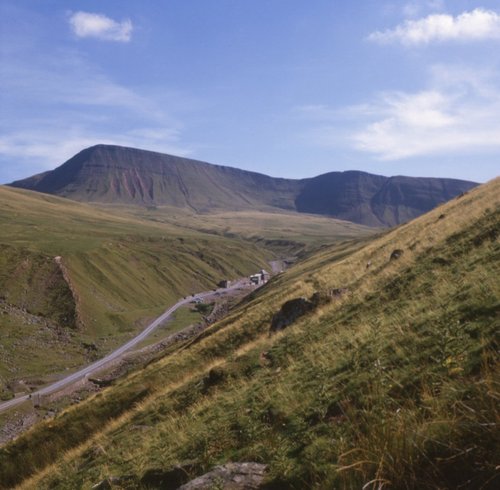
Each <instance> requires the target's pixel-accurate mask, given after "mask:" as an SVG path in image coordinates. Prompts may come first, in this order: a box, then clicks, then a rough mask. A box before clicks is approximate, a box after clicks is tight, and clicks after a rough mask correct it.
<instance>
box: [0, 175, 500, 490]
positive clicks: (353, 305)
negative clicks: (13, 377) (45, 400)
mask: <svg viewBox="0 0 500 490" xmlns="http://www.w3.org/2000/svg"><path fill="white" fill-rule="evenodd" d="M499 234H500V180H499V179H497V180H495V181H493V182H490V183H489V184H487V185H484V186H481V187H479V188H477V189H475V190H473V191H471V192H469V193H468V194H467V195H465V196H463V197H460V198H457V199H455V200H453V201H452V202H450V203H448V204H446V205H443V206H441V207H439V208H437V209H436V210H434V211H432V212H430V213H428V214H427V215H425V216H422V217H420V218H418V219H417V220H415V221H413V222H411V223H408V224H406V225H403V226H401V227H399V228H397V229H395V230H393V231H391V232H389V233H387V234H385V235H384V236H381V237H379V238H378V239H376V240H374V241H372V242H369V243H367V244H366V245H364V246H362V247H361V248H359V244H358V245H353V244H348V243H343V244H337V245H335V246H331V247H325V248H324V249H322V250H321V251H319V252H318V253H316V254H314V255H312V256H311V257H310V258H309V259H307V260H305V261H303V262H302V263H300V264H298V265H297V266H295V267H294V268H292V269H290V270H289V271H287V272H286V273H284V274H281V275H279V276H277V277H276V278H274V279H273V280H272V281H271V282H270V283H269V284H268V285H266V286H265V287H263V288H262V289H260V290H259V291H258V292H256V293H255V294H254V295H253V297H251V298H249V299H248V300H246V301H245V302H244V303H242V304H241V305H240V306H239V307H238V308H237V309H235V310H234V311H233V313H232V314H231V315H230V316H228V317H226V318H225V319H224V320H223V321H222V322H219V323H218V324H215V325H214V326H213V327H212V328H211V329H209V330H207V331H205V332H204V333H203V334H202V335H201V336H200V337H199V338H198V339H197V340H196V341H194V342H191V344H190V345H186V346H184V348H182V349H180V350H178V351H176V352H173V353H171V354H170V355H168V356H165V357H164V358H162V359H160V360H158V361H157V362H155V363H153V364H151V365H149V366H148V367H147V368H145V369H143V370H141V371H140V372H136V373H134V374H132V375H130V376H129V377H127V378H126V379H124V380H122V381H120V382H118V383H117V384H116V385H115V386H113V387H110V388H109V389H107V390H105V391H104V392H102V393H101V394H99V395H97V396H95V397H93V398H90V399H88V400H87V401H85V402H82V403H81V404H80V405H79V406H75V407H73V408H71V409H69V410H67V411H66V412H65V413H63V414H61V415H59V416H57V417H56V418H55V419H53V420H51V421H47V422H43V423H41V424H39V425H38V426H36V427H34V428H33V429H32V430H31V431H29V432H28V433H26V434H25V435H23V436H21V437H20V438H19V439H18V440H17V441H15V442H13V443H11V444H10V445H8V446H7V447H6V448H4V449H3V450H2V451H1V452H0V474H2V475H4V479H3V482H4V485H5V486H9V485H13V484H16V483H21V482H23V481H24V484H23V486H24V488H37V489H44V488H68V489H69V488H90V487H91V486H92V484H94V483H96V482H97V481H99V480H101V479H103V478H106V477H109V476H111V475H113V476H119V475H128V476H129V478H128V480H127V482H128V483H127V485H128V487H127V488H141V480H140V479H141V477H142V475H144V474H145V472H146V471H147V470H150V469H151V468H156V469H164V470H168V469H169V468H171V467H172V466H173V465H175V464H178V463H185V462H187V461H189V462H190V471H191V472H192V475H193V476H194V475H198V474H201V473H203V472H205V471H207V470H208V469H210V468H212V467H213V466H214V465H216V464H219V463H225V462H227V461H259V462H264V463H266V464H268V465H269V475H268V483H269V487H270V488H297V489H303V488H346V489H347V488H349V489H351V488H365V489H380V488H408V489H417V488H418V489H422V488H423V489H431V488H432V489H434V488H443V489H444V488H449V489H452V488H497V487H498V484H499V479H498V477H499V475H498V466H497V465H498V461H499V459H500V454H499V448H500V444H499V442H500V441H499V437H498V436H499V431H498V423H499V422H500V421H499V412H498V398H499V396H500V393H499V385H498V382H499V378H498V373H499V372H498V357H497V353H498V339H497V337H496V336H497V332H498V329H499V327H500V322H499V314H498V312H499V297H500V281H499V279H498V277H500V270H499V269H500V266H499V264H500V260H499V259H500V246H499ZM396 250H398V251H399V252H398V253H393V252H395V251H396ZM391 256H393V257H395V256H397V257H398V258H393V259H392V260H391ZM332 291H333V298H332V299H331V300H330V301H328V300H327V299H326V296H327V295H328V292H332ZM317 292H319V293H321V295H322V297H323V298H325V299H324V301H322V302H320V305H319V306H318V307H317V308H316V309H315V310H314V311H312V312H309V313H308V314H306V315H304V316H302V317H300V318H299V319H298V320H297V321H296V322H295V323H294V324H293V325H291V326H289V327H288V328H287V329H285V330H284V331H283V332H280V333H276V334H274V335H270V334H269V329H270V324H271V320H272V317H273V315H274V314H275V313H276V312H277V311H279V310H280V307H281V305H282V304H283V303H284V302H286V301H287V300H290V299H294V298H298V297H306V298H310V297H311V296H312V295H313V294H314V293H317Z"/></svg>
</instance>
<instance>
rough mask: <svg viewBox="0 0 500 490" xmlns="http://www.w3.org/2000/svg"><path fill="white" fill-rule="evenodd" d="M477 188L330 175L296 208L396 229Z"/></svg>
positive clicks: (313, 183)
mask: <svg viewBox="0 0 500 490" xmlns="http://www.w3.org/2000/svg"><path fill="white" fill-rule="evenodd" d="M475 185H476V184H474V183H472V182H467V181H463V180H456V179H436V178H421V177H402V176H397V177H383V176H381V175H372V174H368V173H365V172H357V171H349V172H330V173H327V174H323V175H319V176H318V177H315V178H313V179H310V180H308V181H307V183H306V185H305V186H304V189H303V190H302V192H301V193H300V194H299V196H298V197H297V199H296V201H295V204H296V209H297V211H299V212H304V213H312V214H322V215H328V216H335V217H336V218H340V219H345V220H348V221H353V222H355V223H363V224H365V225H368V226H394V225H398V224H400V223H404V222H406V221H409V220H411V219H413V218H416V217H417V216H420V215H421V214H423V213H426V212H427V211H430V210H431V209H433V208H435V207H436V206H437V205H439V204H442V203H444V202H446V201H449V200H450V199H452V198H453V197H455V196H457V195H459V194H461V193H462V192H466V191H468V190H469V189H471V188H472V187H474V186H475Z"/></svg>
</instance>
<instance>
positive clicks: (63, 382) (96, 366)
mask: <svg viewBox="0 0 500 490" xmlns="http://www.w3.org/2000/svg"><path fill="white" fill-rule="evenodd" d="M241 286H242V282H241V281H237V282H235V283H234V284H233V285H231V286H230V287H228V288H225V289H218V290H217V291H218V292H226V293H227V292H229V291H231V290H235V289H238V288H240V287H241ZM214 294H215V292H214V291H204V292H202V293H198V294H195V295H193V296H188V297H186V298H184V299H181V300H180V301H178V302H177V303H175V305H173V306H171V307H170V308H169V309H168V310H167V311H165V312H164V313H163V314H162V315H160V316H159V317H158V318H157V319H156V320H154V321H153V322H152V323H150V324H149V325H148V326H147V327H146V328H145V329H144V330H143V331H142V332H141V333H140V334H139V335H137V336H136V337H134V338H133V339H132V340H129V341H128V342H127V343H126V344H123V345H122V346H121V347H119V348H118V349H116V350H115V351H113V352H111V353H109V354H108V355H107V356H106V357H103V358H102V359H99V360H98V361H96V362H94V363H92V364H90V365H89V366H87V367H85V368H83V369H80V370H79V371H77V372H76V373H73V374H70V375H68V376H66V377H64V378H62V379H60V380H59V381H56V382H55V383H52V384H50V385H48V386H45V387H44V388H41V389H39V390H38V391H34V392H32V393H31V394H29V395H22V396H19V397H16V398H13V399H12V400H9V401H7V402H3V403H0V412H3V411H5V410H8V409H9V408H13V407H15V406H17V405H19V404H21V403H23V402H25V401H26V400H29V399H30V396H31V397H34V396H35V395H48V394H49V393H54V392H55V391H58V390H60V389H61V388H64V387H65V386H67V385H69V384H72V383H75V382H77V381H80V380H81V379H82V378H85V377H86V376H89V375H91V374H93V373H95V372H96V371H99V370H101V369H102V368H103V367H104V366H106V365H107V364H109V363H111V362H112V361H114V360H116V359H118V358H119V357H120V356H121V355H122V354H123V353H124V352H126V351H128V350H130V349H132V347H135V346H136V345H137V344H138V343H139V342H142V341H143V340H144V339H145V338H146V337H147V336H148V335H149V334H151V332H153V330H155V329H156V328H157V327H158V326H159V325H161V324H162V323H164V322H165V321H166V320H168V319H169V317H170V315H172V313H174V311H175V310H177V309H178V308H180V307H181V306H183V305H186V304H188V303H190V302H191V301H195V300H197V299H204V298H206V297H208V296H212V295H214Z"/></svg>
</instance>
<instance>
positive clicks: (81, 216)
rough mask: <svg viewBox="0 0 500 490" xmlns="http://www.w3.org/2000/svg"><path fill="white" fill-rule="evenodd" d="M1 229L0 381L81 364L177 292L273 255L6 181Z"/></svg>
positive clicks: (242, 271)
mask: <svg viewBox="0 0 500 490" xmlns="http://www.w3.org/2000/svg"><path fill="white" fill-rule="evenodd" d="M0 229H1V235H0V308H1V310H2V314H1V315H0V329H1V334H2V341H1V342H0V345H1V349H2V350H1V352H2V357H1V360H0V377H1V378H2V379H3V382H5V383H6V382H7V381H8V380H10V379H17V378H23V377H24V376H39V375H43V374H47V373H51V372H58V371H60V370H62V369H65V368H66V367H73V366H78V365H81V364H82V363H84V362H86V361H88V360H90V358H89V354H91V355H92V356H96V355H98V353H97V352H96V351H95V348H97V350H98V352H104V351H106V350H109V349H111V348H112V347H113V346H114V345H117V344H118V343H119V342H122V340H123V339H124V338H125V337H130V336H131V335H132V334H133V332H134V331H137V329H138V328H139V327H140V324H143V323H144V321H145V320H146V319H147V318H151V317H153V316H155V315H157V314H159V313H160V312H161V311H163V310H164V309H166V307H167V306H168V305H171V304H173V303H174V302H175V301H176V300H177V299H178V298H179V297H181V296H185V295H187V294H190V293H192V292H196V291H201V290H206V289H210V288H213V287H215V284H216V283H217V282H218V281H219V280H220V279H222V278H225V277H236V276H241V275H246V274H249V273H251V272H254V271H255V270H257V269H258V268H259V267H263V266H267V262H266V260H267V259H268V258H269V257H271V255H272V254H271V253H270V252H269V251H267V250H264V249H263V248H262V247H258V246H256V245H255V244H252V243H249V242H247V241H243V240H240V239H237V238H235V239H228V238H220V237H216V236H213V235H210V234H206V233H200V232H197V231H192V230H189V229H187V228H182V227H179V226H175V225H172V224H168V223H155V222H152V221H144V220H142V221H141V220H140V219H139V218H134V217H132V216H126V215H117V214H110V213H109V212H105V211H102V210H99V209H96V208H93V207H91V206H87V205H85V204H80V203H76V202H72V201H69V200H65V199H61V198H57V197H53V196H48V195H44V194H38V193H34V192H29V191H20V190H16V189H11V188H8V187H0ZM89 344H92V345H93V346H94V347H93V348H92V349H91V351H90V352H89V351H88V345H89ZM85 345H87V348H86V347H85ZM49 353H50V355H48V354H49ZM65 353H68V355H66V354H65ZM0 391H1V390H0ZM7 396H8V395H7Z"/></svg>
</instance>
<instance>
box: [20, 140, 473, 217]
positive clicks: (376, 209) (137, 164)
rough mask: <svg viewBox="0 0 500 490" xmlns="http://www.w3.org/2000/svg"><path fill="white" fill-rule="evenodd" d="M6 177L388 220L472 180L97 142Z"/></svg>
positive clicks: (79, 195) (155, 198) (30, 184)
mask: <svg viewBox="0 0 500 490" xmlns="http://www.w3.org/2000/svg"><path fill="white" fill-rule="evenodd" d="M11 185H12V186H14V187H20V188H24V189H31V190H35V191H38V192H44V193H49V194H56V195H59V196H63V197H67V198H70V199H73V200H77V201H84V202H101V203H115V204H129V205H130V204H133V205H140V206H171V207H177V208H187V209H191V210H193V211H195V212H198V213H206V212H215V211H216V212H223V211H235V210H246V211H248V210H269V209H270V208H279V209H285V210H292V211H298V212H301V213H312V214H320V215H327V216H332V217H335V218H339V219H346V220H349V221H353V222H355V223H360V224H365V225H368V226H393V225H395V224H399V223H402V222H404V221H407V220H409V219H412V218H414V217H416V216H418V215H420V214H422V213H424V212H427V211H428V210H430V209H432V208H433V207H435V206H436V205H437V204H440V203H442V202H445V201H447V200H449V199H450V198H452V197H455V196H456V195H458V194H460V193H461V192H465V191H467V190H469V189H470V188H472V187H473V186H474V185H475V184H474V183H472V182H466V181H460V180H452V179H427V178H410V177H392V178H387V177H382V176H378V175H371V174H368V173H364V172H356V171H350V172H332V173H328V174H324V175H320V176H318V177H315V178H313V179H302V180H293V179H281V178H273V177H268V176H266V175H262V174H258V173H255V172H248V171H244V170H239V169H236V168H231V167H223V166H220V165H212V164H208V163H204V162H199V161H196V160H190V159H187V158H180V157H175V156H171V155H164V154H160V153H155V152H150V151H145V150H137V149H133V148H123V147H118V146H108V145H98V146H94V147H91V148H87V149H86V150H83V151H81V152H80V153H78V154H77V155H75V156H74V157H73V158H71V159H70V160H68V161H67V162H66V163H64V164H63V165H61V166H60V167H58V168H56V169H55V170H53V171H51V172H45V173H44V174H40V175H35V176H33V177H30V178H28V179H24V180H21V181H17V182H13V183H12V184H11Z"/></svg>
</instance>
